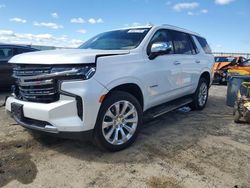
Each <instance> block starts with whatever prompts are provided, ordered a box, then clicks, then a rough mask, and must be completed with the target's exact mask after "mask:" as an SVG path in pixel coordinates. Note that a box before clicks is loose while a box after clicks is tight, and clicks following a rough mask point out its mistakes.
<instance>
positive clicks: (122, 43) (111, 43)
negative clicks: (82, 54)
mask: <svg viewBox="0 0 250 188" xmlns="http://www.w3.org/2000/svg"><path fill="white" fill-rule="evenodd" d="M149 30H150V28H139V29H138V28H137V29H124V30H117V31H110V32H106V33H101V34H99V35H97V36H95V37H93V38H92V39H90V40H88V41H87V42H85V43H84V44H82V45H81V46H80V47H79V48H80V49H99V50H130V49H134V48H136V47H137V46H139V45H140V43H141V41H142V40H143V39H144V37H145V36H146V35H147V33H148V31H149Z"/></svg>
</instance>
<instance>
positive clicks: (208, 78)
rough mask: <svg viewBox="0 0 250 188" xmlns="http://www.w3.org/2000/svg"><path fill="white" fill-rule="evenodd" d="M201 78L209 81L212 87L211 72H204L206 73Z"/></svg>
mask: <svg viewBox="0 0 250 188" xmlns="http://www.w3.org/2000/svg"><path fill="white" fill-rule="evenodd" d="M200 78H205V79H206V80H207V81H208V84H209V86H210V84H211V81H212V80H211V74H210V72H209V71H207V70H204V71H203V72H202V73H201V76H200Z"/></svg>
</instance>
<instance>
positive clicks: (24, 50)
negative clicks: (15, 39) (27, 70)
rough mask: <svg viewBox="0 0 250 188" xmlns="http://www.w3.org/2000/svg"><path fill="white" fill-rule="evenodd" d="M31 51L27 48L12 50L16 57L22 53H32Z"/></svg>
mask: <svg viewBox="0 0 250 188" xmlns="http://www.w3.org/2000/svg"><path fill="white" fill-rule="evenodd" d="M32 51H33V50H31V49H28V48H15V49H14V54H15V55H18V54H22V53H26V52H32Z"/></svg>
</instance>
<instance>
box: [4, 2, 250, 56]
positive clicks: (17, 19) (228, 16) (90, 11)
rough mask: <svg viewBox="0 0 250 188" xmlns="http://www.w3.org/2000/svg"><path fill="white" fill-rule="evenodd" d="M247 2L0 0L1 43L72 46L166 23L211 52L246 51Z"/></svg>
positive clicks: (249, 42) (249, 45) (249, 47)
mask: <svg viewBox="0 0 250 188" xmlns="http://www.w3.org/2000/svg"><path fill="white" fill-rule="evenodd" d="M249 9H250V0H25V1H20V0H0V43H22V44H38V45H53V46H61V47H77V46H79V45H80V44H82V43H83V42H84V41H86V40H87V39H89V38H90V37H93V36H94V35H96V34H98V33H101V32H105V31H108V30H112V29H117V28H124V27H128V26H139V25H146V24H149V23H150V24H153V25H162V24H170V25H174V26H178V27H182V28H185V29H188V30H192V31H194V32H197V33H199V34H201V35H202V36H204V37H205V38H206V39H207V41H208V43H209V44H210V46H211V47H212V50H213V51H214V52H242V53H244V52H245V53H250V10H249Z"/></svg>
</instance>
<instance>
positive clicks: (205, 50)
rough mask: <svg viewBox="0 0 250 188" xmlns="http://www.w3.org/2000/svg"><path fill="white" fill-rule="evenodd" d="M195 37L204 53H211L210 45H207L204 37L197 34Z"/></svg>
mask: <svg viewBox="0 0 250 188" xmlns="http://www.w3.org/2000/svg"><path fill="white" fill-rule="evenodd" d="M196 38H197V40H198V41H199V43H200V45H201V47H202V48H203V50H204V52H205V53H206V54H211V53H212V50H211V48H210V46H209V45H208V43H207V41H206V39H204V38H202V37H197V36H196Z"/></svg>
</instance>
